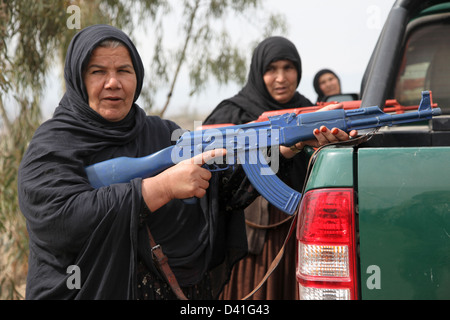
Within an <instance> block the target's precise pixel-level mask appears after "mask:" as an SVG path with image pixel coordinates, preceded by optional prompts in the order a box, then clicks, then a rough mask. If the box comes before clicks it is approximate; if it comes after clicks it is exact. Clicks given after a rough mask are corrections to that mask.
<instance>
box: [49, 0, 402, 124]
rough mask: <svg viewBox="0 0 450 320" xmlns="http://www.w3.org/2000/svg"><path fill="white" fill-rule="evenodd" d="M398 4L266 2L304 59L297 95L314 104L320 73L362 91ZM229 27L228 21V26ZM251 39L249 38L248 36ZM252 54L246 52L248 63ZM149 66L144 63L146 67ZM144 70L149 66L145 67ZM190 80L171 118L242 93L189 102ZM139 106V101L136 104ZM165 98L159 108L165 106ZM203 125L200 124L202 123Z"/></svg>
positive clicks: (53, 97)
mask: <svg viewBox="0 0 450 320" xmlns="http://www.w3.org/2000/svg"><path fill="white" fill-rule="evenodd" d="M394 2H395V1H394V0H341V1H336V0H314V1H303V0H264V3H265V8H266V9H268V10H271V11H274V12H277V13H281V14H283V15H284V16H285V17H286V19H287V25H288V35H286V36H287V37H288V38H289V39H290V40H291V41H292V42H293V43H294V44H295V45H296V46H297V49H298V51H299V53H300V56H301V59H302V67H303V76H302V81H301V83H300V86H299V92H300V93H302V94H303V95H305V96H306V97H308V98H309V99H310V100H311V101H313V102H315V100H316V93H315V91H314V88H313V85H312V81H313V78H314V75H315V73H316V72H317V71H319V70H320V69H322V68H329V69H332V70H334V71H335V72H336V73H337V74H338V75H339V77H340V79H341V84H342V87H343V91H344V92H347V93H349V92H359V89H360V83H361V79H362V75H363V73H364V71H365V68H366V65H367V62H368V61H369V58H370V55H371V53H372V50H373V48H374V46H375V43H376V41H377V39H378V36H379V34H380V32H381V28H382V26H383V24H384V22H385V20H386V17H387V15H388V13H389V10H390V9H391V7H392V5H393V4H394ZM224 23H227V21H224ZM230 25H231V26H230V30H232V32H231V35H232V36H234V37H240V38H242V37H243V34H244V35H245V33H243V32H242V28H240V27H239V25H232V23H231V22H230ZM248 36H251V34H249V35H248ZM148 41H149V39H146V41H142V43H141V41H139V40H138V41H137V43H136V46H137V48H138V50H139V51H140V53H141V56H143V59H144V57H145V50H146V48H145V43H146V42H148ZM251 55H252V52H251V50H249V52H248V58H249V59H250V57H251ZM144 63H145V62H144ZM145 66H146V68H149V67H150V66H149V65H148V64H146V65H145ZM186 79H187V76H186V75H182V76H181V79H180V81H181V82H180V83H178V84H177V85H176V87H175V90H174V95H173V97H172V102H171V105H170V106H169V109H168V111H167V113H166V116H167V117H170V116H171V115H174V114H179V113H180V112H186V110H189V111H192V110H194V109H195V110H196V111H197V112H198V113H199V114H207V113H209V112H210V111H211V110H212V109H213V108H214V107H215V106H216V105H217V104H218V103H219V102H220V101H221V100H223V99H226V98H228V97H230V96H232V95H234V94H236V93H237V91H238V90H239V89H240V87H239V86H237V85H229V86H226V87H218V86H215V85H211V86H210V88H209V89H208V90H207V92H204V93H202V94H201V95H200V96H198V97H192V98H189V96H188V92H189V86H188V84H187V83H188V82H187V80H186ZM60 81H61V80H60V79H56V80H55V79H53V80H51V81H50V83H49V86H48V87H49V89H48V92H49V93H48V95H47V96H46V98H45V100H44V104H45V105H46V106H48V107H49V108H48V109H47V110H44V113H45V116H47V117H48V116H49V115H50V114H51V113H52V112H53V110H54V108H55V107H56V105H57V103H58V102H59V100H60V98H61V97H62V92H61V89H60V86H59V82H60ZM138 102H139V101H138ZM164 102H165V99H164V97H163V96H162V97H161V99H158V101H157V103H159V104H160V105H162V104H163V103H164ZM199 120H201V119H199Z"/></svg>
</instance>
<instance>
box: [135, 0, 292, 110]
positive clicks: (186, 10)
mask: <svg viewBox="0 0 450 320" xmlns="http://www.w3.org/2000/svg"><path fill="white" fill-rule="evenodd" d="M170 4H172V5H177V6H178V8H177V10H175V11H176V12H177V13H175V17H174V18H173V19H174V20H175V21H180V23H179V28H180V34H179V37H178V38H179V40H178V39H177V41H179V45H178V46H175V48H173V41H171V42H168V41H164V40H167V36H165V34H164V31H165V27H166V25H164V22H167V17H168V15H169V14H170V12H171V11H173V8H172V7H171V6H170ZM262 4H263V1H262V0H183V1H180V0H175V1H168V2H167V5H166V6H165V7H163V8H162V10H160V11H159V12H157V13H156V15H155V23H154V24H155V28H154V30H155V33H154V37H155V38H156V41H155V45H154V55H153V59H152V63H151V66H150V74H151V75H150V77H148V80H147V84H148V90H146V91H144V94H143V95H144V97H145V101H146V102H145V105H147V106H149V108H150V109H151V108H152V107H153V106H154V99H153V98H152V97H153V96H155V95H156V93H157V92H158V91H160V90H161V88H168V93H167V99H166V102H165V103H164V105H163V106H162V107H160V108H159V110H158V111H155V113H158V114H159V115H160V116H161V117H162V116H164V113H165V112H166V110H167V108H168V107H169V104H170V102H171V97H172V94H173V92H174V89H175V85H176V83H177V81H178V77H179V74H180V72H181V70H182V68H183V67H186V72H188V73H189V79H190V83H191V89H190V95H195V94H198V93H200V92H202V90H204V89H205V86H206V84H207V83H208V82H209V81H210V80H211V79H215V80H216V81H217V82H218V83H219V84H228V83H230V82H235V83H238V84H241V85H242V84H243V83H244V82H245V79H246V76H247V65H248V63H247V62H248V58H249V54H248V52H249V51H250V50H248V49H249V48H248V47H243V46H242V44H238V43H234V42H233V39H232V37H231V33H230V32H229V31H228V28H229V27H230V23H228V24H227V23H223V21H224V20H225V21H227V20H228V21H230V20H231V17H233V21H235V22H236V21H239V18H240V19H241V20H244V22H246V24H247V26H248V27H250V28H252V27H253V28H254V29H256V30H258V31H259V30H260V31H259V32H258V36H259V37H266V36H268V35H271V34H272V33H275V32H279V33H284V32H286V25H285V24H284V22H283V21H284V19H283V18H282V17H281V16H280V15H276V14H267V13H265V12H263V16H264V17H263V18H262V19H261V16H260V15H259V14H258V13H261V11H262V10H261V7H262ZM243 25H245V23H243ZM220 26H221V27H220ZM168 44H170V45H171V46H172V48H168ZM251 44H254V43H253V42H252V43H251ZM250 52H251V51H250Z"/></svg>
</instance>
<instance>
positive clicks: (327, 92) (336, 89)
mask: <svg viewBox="0 0 450 320" xmlns="http://www.w3.org/2000/svg"><path fill="white" fill-rule="evenodd" d="M319 88H320V90H321V91H322V92H323V95H324V96H326V97H328V96H332V95H335V94H340V93H341V88H340V86H339V80H338V78H336V76H335V75H334V74H331V73H325V74H323V75H322V76H320V78H319Z"/></svg>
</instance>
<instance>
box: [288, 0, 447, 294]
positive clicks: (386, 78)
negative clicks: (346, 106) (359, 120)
mask: <svg viewBox="0 0 450 320" xmlns="http://www.w3.org/2000/svg"><path fill="white" fill-rule="evenodd" d="M426 90H430V91H431V92H432V97H433V101H434V103H436V104H437V105H438V107H439V108H441V110H442V112H443V115H442V116H438V117H435V118H433V119H432V120H430V121H424V122H423V123H418V124H414V125H404V126H396V127H387V128H381V129H380V130H378V131H376V132H375V131H368V132H361V134H363V135H367V141H365V142H363V143H359V144H355V145H351V146H348V145H331V146H328V147H325V148H322V149H320V150H318V151H316V152H315V153H314V155H313V156H312V159H311V166H310V172H309V176H308V178H307V181H306V183H305V189H304V193H303V198H302V201H301V204H300V208H299V212H298V222H297V226H296V228H297V230H296V238H297V244H298V246H297V248H298V250H297V265H296V270H297V272H296V274H297V282H298V288H299V297H300V299H318V300H321V299H323V300H327V299H370V300H372V299H392V300H393V299H408V300H410V299H421V300H423V299H450V170H449V169H448V163H449V160H450V1H442V0H441V1H422V0H398V1H396V2H395V4H394V5H393V7H392V9H391V12H390V14H389V16H388V18H387V20H386V23H385V26H384V28H383V30H382V32H381V34H380V37H379V40H378V42H377V45H376V47H375V49H374V51H373V54H372V57H371V59H370V61H369V64H368V66H367V69H366V72H365V74H364V77H363V79H362V85H361V97H362V99H361V101H360V102H359V103H360V106H361V107H370V106H379V107H380V108H382V107H383V106H386V105H387V101H391V103H390V105H391V109H390V110H388V111H390V112H408V111H409V110H414V109H417V106H418V105H419V103H420V99H421V92H422V91H426ZM385 112H386V109H385Z"/></svg>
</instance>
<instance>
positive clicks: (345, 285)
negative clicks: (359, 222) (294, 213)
mask: <svg viewBox="0 0 450 320" xmlns="http://www.w3.org/2000/svg"><path fill="white" fill-rule="evenodd" d="M353 198H354V197H353V189H347V188H345V189H318V190H312V191H309V192H308V193H306V194H305V195H304V198H303V201H302V204H301V206H300V219H299V224H298V226H297V240H298V257H297V280H298V284H299V296H300V299H302V300H309V299H314V300H317V299H327V300H328V299H338V300H340V299H357V268H356V262H357V260H356V252H355V250H356V244H355V210H354V203H353V200H354V199H353Z"/></svg>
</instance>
